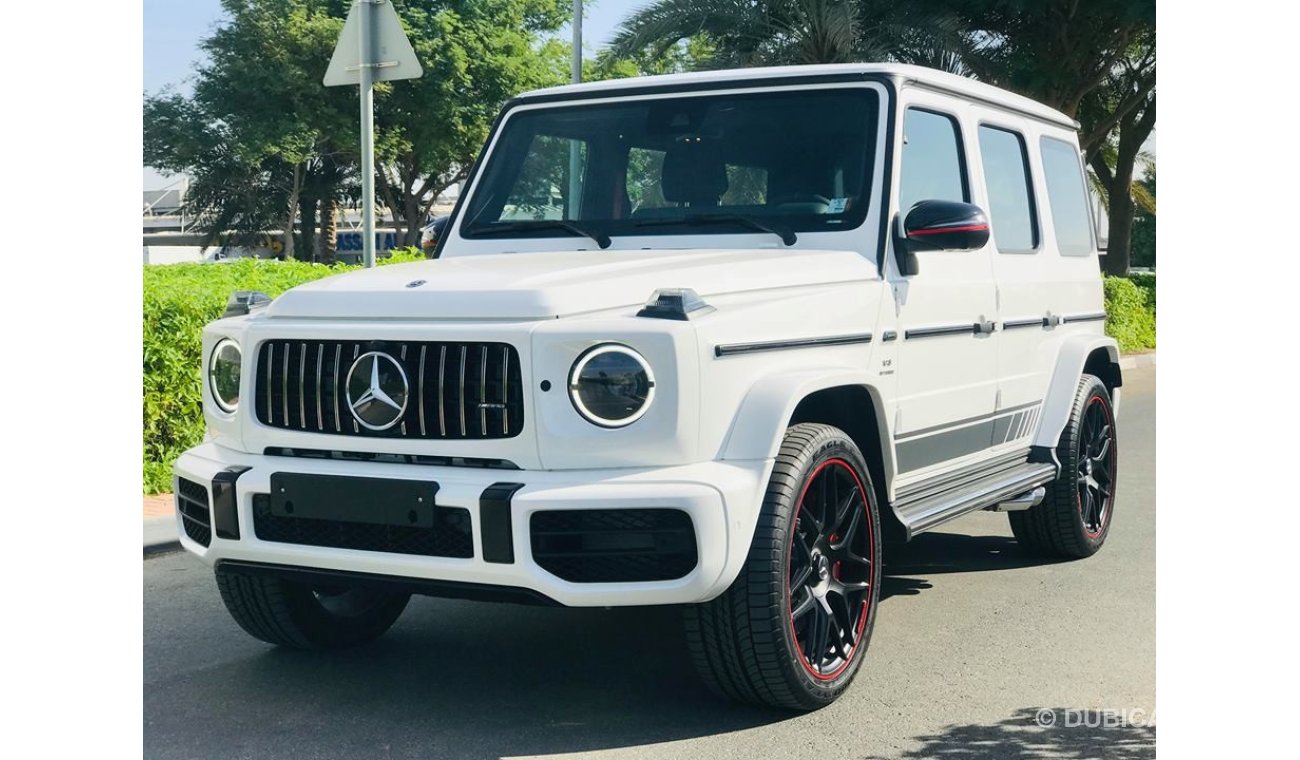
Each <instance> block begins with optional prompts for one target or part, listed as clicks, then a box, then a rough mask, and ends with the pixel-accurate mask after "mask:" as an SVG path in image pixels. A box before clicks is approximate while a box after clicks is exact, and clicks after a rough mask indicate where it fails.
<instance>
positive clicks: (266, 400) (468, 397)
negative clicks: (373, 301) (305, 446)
mask: <svg viewBox="0 0 1300 760" xmlns="http://www.w3.org/2000/svg"><path fill="white" fill-rule="evenodd" d="M369 351H382V352H383V353H386V354H388V355H389V356H390V357H392V358H393V359H394V360H396V361H397V363H398V364H400V365H401V366H402V369H403V370H404V371H405V373H406V379H407V383H408V386H409V390H408V392H407V400H406V411H405V412H404V413H403V414H402V416H401V419H400V420H399V421H398V422H397V423H396V424H394V425H393V426H392V427H389V428H387V429H385V430H372V429H370V428H367V427H365V426H364V425H360V424H358V422H357V420H356V419H354V418H353V416H352V413H351V411H350V410H349V408H348V393H347V379H348V371H349V370H350V369H351V368H352V364H353V362H354V361H355V360H356V359H357V358H358V357H360V356H361V355H363V354H365V353H367V352H369ZM255 371H256V373H257V383H256V385H257V387H256V391H255V395H256V398H255V399H254V408H255V410H256V414H257V419H258V421H259V422H261V423H262V424H264V425H270V426H272V427H277V428H283V429H285V430H304V431H308V432H313V433H334V434H338V435H353V436H366V437H372V438H405V439H426V440H427V439H433V440H443V439H446V440H485V439H494V438H513V437H514V436H516V435H519V432H520V431H521V430H523V427H524V393H523V378H522V376H521V373H520V366H519V354H518V353H517V352H516V351H515V348H514V346H511V345H509V344H508V343H435V342H411V341H296V340H295V341H290V340H268V341H266V342H264V343H262V345H261V347H260V348H259V349H258V353H257V368H256V370H255Z"/></svg>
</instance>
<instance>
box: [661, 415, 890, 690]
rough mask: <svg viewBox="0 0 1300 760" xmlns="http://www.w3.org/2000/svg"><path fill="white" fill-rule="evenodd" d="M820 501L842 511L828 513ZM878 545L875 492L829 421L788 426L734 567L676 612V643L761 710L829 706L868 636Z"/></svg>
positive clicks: (715, 681)
mask: <svg viewBox="0 0 1300 760" xmlns="http://www.w3.org/2000/svg"><path fill="white" fill-rule="evenodd" d="M823 488H825V489H826V490H823ZM831 489H838V490H831ZM826 503H838V504H843V505H844V506H843V507H842V509H836V512H835V513H829V511H828V510H826V509H825V508H824V505H825V504H826ZM828 513H829V514H831V519H829V520H828V519H826V515H827V514H828ZM836 513H839V517H838V519H837V518H836V517H835V514H836ZM819 515H820V520H819V519H818V517H819ZM819 522H820V523H821V525H820V526H819V525H818V523H819ZM880 545H881V541H880V516H879V511H878V508H877V505H876V496H875V491H874V489H873V484H872V482H871V475H870V472H869V471H868V468H867V464H866V461H865V460H864V459H863V457H862V453H861V452H860V451H858V447H857V446H855V445H854V443H853V441H852V440H851V439H850V438H849V437H848V436H847V435H845V434H844V433H843V431H841V430H839V429H838V428H834V427H831V426H829V425H821V424H809V423H802V424H798V425H794V426H792V427H791V428H790V429H789V430H787V431H786V434H785V439H784V441H783V442H782V444H781V450H780V453H779V455H778V456H777V459H776V465H775V467H774V468H773V470H772V477H771V480H770V481H769V482H768V487H767V493H766V495H765V497H764V499H763V506H762V511H761V513H760V515H759V519H758V526H757V528H756V529H755V531H754V539H753V542H752V543H751V544H750V549H749V554H748V556H747V557H746V560H745V565H744V567H743V568H742V569H741V571H740V574H739V575H738V576H737V577H736V580H735V581H734V582H733V583H732V584H731V587H730V588H728V589H727V590H726V591H725V592H723V593H722V595H721V596H719V597H718V598H716V599H714V600H712V601H710V602H706V603H704V604H697V605H691V606H689V607H687V608H686V637H687V643H688V644H689V646H690V650H691V656H692V659H693V660H694V662H695V666H696V669H697V670H698V671H699V673H700V675H701V677H702V678H703V679H704V681H705V683H707V684H708V685H709V686H710V687H711V688H712V689H713V690H714V691H716V692H718V693H719V694H721V695H723V696H725V697H728V698H730V699H733V700H737V701H740V702H748V703H752V704H758V705H764V706H770V707H779V708H786V709H792V710H815V709H817V708H820V707H824V706H826V705H828V704H830V703H831V702H834V701H835V700H836V699H837V698H838V697H839V696H840V694H842V693H844V690H845V689H847V688H848V686H849V684H850V683H851V682H852V681H853V677H854V676H855V675H856V674H857V672H858V670H859V669H860V668H861V666H862V661H863V659H864V658H865V655H866V649H867V647H868V645H869V643H870V641H871V631H872V628H873V627H874V625H875V618H876V606H877V602H878V601H879V596H880V572H881V554H880ZM818 589H820V590H818ZM814 621H815V622H814ZM823 625H824V626H826V627H825V628H824V629H822V628H818V627H815V626H823ZM823 630H824V631H825V633H824V634H823V636H822V637H821V643H818V637H817V634H818V633H819V632H821V631H823ZM836 642H838V648H836ZM806 651H811V652H814V654H811V655H806V654H805V652H806Z"/></svg>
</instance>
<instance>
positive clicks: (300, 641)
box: [216, 567, 411, 650]
mask: <svg viewBox="0 0 1300 760" xmlns="http://www.w3.org/2000/svg"><path fill="white" fill-rule="evenodd" d="M216 576H217V588H218V589H219V590H220V591H221V600H222V601H223V602H225V604H226V609H227V610H229V612H230V615H231V617H233V618H234V619H235V622H236V623H239V625H240V627H241V628H243V629H244V630H245V631H247V632H248V633H249V634H250V635H252V636H254V637H255V638H258V639H261V640H262V641H265V642H267V643H268V644H275V645H277V646H282V647H289V648H292V649H313V650H326V649H344V648H347V647H352V646H356V645H358V644H364V643H366V642H368V641H373V640H374V639H376V638H378V637H379V636H380V635H382V634H383V633H384V632H385V631H387V630H388V629H389V628H391V627H392V625H393V623H395V622H397V618H398V616H400V615H401V614H402V610H404V609H406V603H407V602H408V601H410V598H411V596H410V594H393V593H385V592H379V591H373V590H370V589H364V588H341V587H339V588H313V587H310V586H307V585H304V584H301V583H295V582H293V581H289V580H285V579H283V578H276V577H273V576H267V575H259V574H252V573H242V572H238V571H229V570H225V569H223V568H220V567H218V568H217V570H216Z"/></svg>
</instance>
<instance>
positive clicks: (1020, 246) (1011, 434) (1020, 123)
mask: <svg viewBox="0 0 1300 760" xmlns="http://www.w3.org/2000/svg"><path fill="white" fill-rule="evenodd" d="M975 113H976V115H977V126H976V128H975V132H976V146H975V147H976V151H977V152H976V156H977V159H976V160H973V161H972V162H971V164H972V169H973V175H974V177H975V179H976V181H975V194H976V198H977V199H978V200H977V201H976V202H977V203H979V205H980V206H981V207H982V208H984V210H985V212H986V213H987V214H988V217H989V226H990V248H991V249H992V253H991V258H992V261H993V273H994V275H996V278H997V285H996V290H997V300H998V330H999V333H1000V334H999V335H998V340H997V356H998V360H997V366H998V399H997V409H996V414H995V419H994V423H993V429H992V442H991V443H992V445H993V446H994V447H1001V446H1003V445H1005V446H1006V448H1007V449H1014V448H1019V447H1024V446H1028V445H1029V441H1030V436H1031V435H1032V434H1033V431H1034V430H1035V429H1036V423H1037V421H1038V417H1039V415H1040V413H1041V411H1042V401H1043V394H1044V392H1045V390H1046V386H1047V380H1048V372H1049V371H1050V369H1051V366H1050V362H1048V361H1046V357H1045V356H1044V354H1043V352H1042V351H1041V349H1042V345H1043V340H1044V339H1045V337H1046V335H1047V326H1048V320H1049V319H1050V316H1049V315H1050V314H1051V313H1052V309H1053V304H1054V303H1056V302H1058V301H1059V300H1060V299H1059V298H1058V297H1057V296H1058V293H1057V291H1058V289H1059V288H1061V287H1062V282H1061V281H1060V277H1059V276H1057V277H1054V276H1053V274H1054V273H1055V272H1056V270H1057V269H1058V267H1055V266H1053V264H1054V263H1055V256H1052V255H1049V253H1048V250H1049V249H1048V247H1047V246H1046V245H1045V243H1044V236H1043V223H1042V221H1041V217H1042V212H1041V210H1040V206H1039V203H1038V199H1037V190H1038V189H1039V188H1040V187H1041V186H1042V178H1041V174H1040V173H1039V171H1038V170H1037V168H1036V167H1035V165H1034V162H1033V161H1032V159H1031V156H1032V155H1033V153H1034V151H1033V150H1032V147H1031V146H1032V145H1033V140H1034V138H1035V132H1034V131H1033V125H1032V123H1030V122H1029V121H1028V120H1027V119H1024V118H1021V117H1018V116H1015V115H1014V114H1008V113H1005V112H1001V111H997V110H994V109H986V108H976V109H975Z"/></svg>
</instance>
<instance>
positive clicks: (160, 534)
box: [144, 515, 181, 557]
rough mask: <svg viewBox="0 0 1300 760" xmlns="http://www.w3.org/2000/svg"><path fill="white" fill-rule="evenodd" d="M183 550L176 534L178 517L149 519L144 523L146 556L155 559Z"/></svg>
mask: <svg viewBox="0 0 1300 760" xmlns="http://www.w3.org/2000/svg"><path fill="white" fill-rule="evenodd" d="M180 550H181V541H180V537H179V536H178V535H177V533H176V516H175V515H167V516H164V517H149V518H145V521H144V556H145V557H154V556H157V555H160V554H170V553H171V552H178V551H180Z"/></svg>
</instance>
